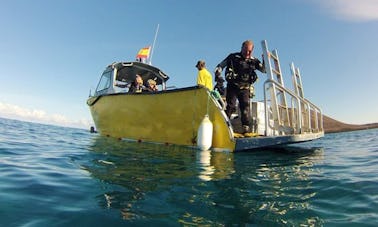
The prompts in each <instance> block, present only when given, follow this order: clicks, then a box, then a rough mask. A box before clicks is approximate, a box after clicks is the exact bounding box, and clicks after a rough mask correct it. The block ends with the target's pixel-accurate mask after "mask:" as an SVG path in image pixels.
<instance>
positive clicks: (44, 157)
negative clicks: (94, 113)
mask: <svg viewBox="0 0 378 227" xmlns="http://www.w3.org/2000/svg"><path fill="white" fill-rule="evenodd" d="M0 226H38V227H39V226H378V129H371V130H363V131H355V132H346V133H334V134H327V135H326V136H325V137H324V138H322V139H320V140H316V141H312V142H307V143H303V144H298V145H295V146H290V147H288V148H280V149H274V150H272V149H261V150H256V151H249V152H243V153H242V152H240V153H227V152H200V151H197V150H195V149H192V148H185V147H180V146H173V145H170V146H167V145H156V144H146V143H137V142H127V141H121V140H117V139H112V138H106V137H101V136H100V135H98V134H91V133H89V130H83V129H73V128H64V127H57V126H49V125H42V124H36V123H27V122H22V121H16V120H9V119H2V118H0Z"/></svg>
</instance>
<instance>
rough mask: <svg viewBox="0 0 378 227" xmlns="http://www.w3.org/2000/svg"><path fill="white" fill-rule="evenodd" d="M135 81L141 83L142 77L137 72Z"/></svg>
mask: <svg viewBox="0 0 378 227" xmlns="http://www.w3.org/2000/svg"><path fill="white" fill-rule="evenodd" d="M135 83H137V84H143V79H142V77H141V76H140V75H138V74H137V75H136V76H135Z"/></svg>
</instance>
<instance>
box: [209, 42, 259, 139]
mask: <svg viewBox="0 0 378 227" xmlns="http://www.w3.org/2000/svg"><path fill="white" fill-rule="evenodd" d="M253 47H254V44H253V42H252V41H251V40H246V41H244V42H243V44H242V47H241V51H240V52H237V53H232V54H229V55H228V56H227V57H226V58H225V59H224V60H223V61H221V62H220V63H219V64H218V65H217V67H216V68H215V81H218V80H221V79H222V76H221V73H222V71H223V69H224V68H226V74H225V77H226V81H227V87H226V102H227V107H226V114H227V116H228V118H230V117H231V114H232V113H234V112H235V111H236V99H237V100H238V101H239V107H240V113H241V123H242V127H243V134H244V136H247V137H249V136H252V135H253V133H252V132H251V114H250V98H251V97H250V89H251V85H253V83H254V82H255V81H256V80H257V74H256V72H255V70H259V71H260V72H265V66H264V61H263V63H261V62H260V61H259V60H258V59H257V58H255V57H253V55H252V51H253Z"/></svg>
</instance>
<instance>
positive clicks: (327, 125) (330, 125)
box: [323, 115, 378, 133]
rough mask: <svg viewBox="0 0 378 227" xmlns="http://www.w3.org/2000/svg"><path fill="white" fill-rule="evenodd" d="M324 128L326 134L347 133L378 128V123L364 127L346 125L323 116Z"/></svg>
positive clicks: (364, 125)
mask: <svg viewBox="0 0 378 227" xmlns="http://www.w3.org/2000/svg"><path fill="white" fill-rule="evenodd" d="M323 127H324V132H325V133H333V132H347V131H356V130H364V129H371V128H378V123H371V124H363V125H354V124H346V123H343V122H341V121H337V120H335V119H332V118H330V117H328V116H326V115H323Z"/></svg>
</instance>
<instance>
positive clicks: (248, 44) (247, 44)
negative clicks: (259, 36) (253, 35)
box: [241, 40, 254, 58]
mask: <svg viewBox="0 0 378 227" xmlns="http://www.w3.org/2000/svg"><path fill="white" fill-rule="evenodd" d="M253 47H254V45H253V42H252V40H246V41H244V42H243V44H242V47H241V54H242V56H243V57H244V58H250V57H252V51H253Z"/></svg>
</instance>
